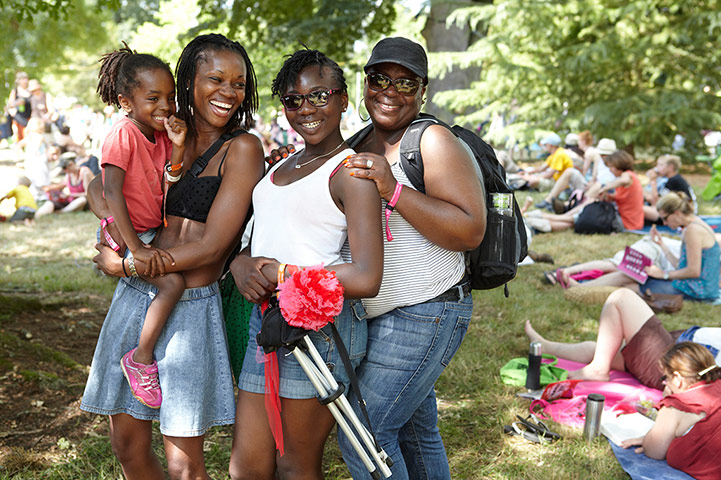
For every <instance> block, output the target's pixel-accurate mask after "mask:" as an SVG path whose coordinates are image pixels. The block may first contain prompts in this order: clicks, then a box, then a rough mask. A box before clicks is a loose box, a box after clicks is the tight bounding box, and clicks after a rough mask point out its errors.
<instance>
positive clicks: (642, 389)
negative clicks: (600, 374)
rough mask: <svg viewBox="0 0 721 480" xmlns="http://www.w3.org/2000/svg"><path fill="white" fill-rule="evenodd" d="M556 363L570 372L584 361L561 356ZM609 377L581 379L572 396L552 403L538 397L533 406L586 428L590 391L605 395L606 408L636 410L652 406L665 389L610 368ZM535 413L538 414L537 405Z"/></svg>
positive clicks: (556, 418) (558, 420)
mask: <svg viewBox="0 0 721 480" xmlns="http://www.w3.org/2000/svg"><path fill="white" fill-rule="evenodd" d="M556 366H558V367H561V368H565V369H566V370H568V371H571V370H578V369H579V368H581V367H583V366H584V364H582V363H576V362H571V361H570V360H563V359H560V358H559V359H558V363H557V364H556ZM610 377H611V378H610V381H608V382H593V381H583V382H579V383H577V384H576V385H575V387H574V388H573V397H572V398H561V399H557V400H553V401H552V402H551V403H550V404H548V403H547V402H544V401H543V400H537V401H535V402H534V403H533V404H532V406H531V408H534V407H535V406H537V405H538V403H539V402H540V404H541V406H543V413H545V414H546V415H547V416H550V417H551V418H552V419H553V421H555V422H558V423H562V424H564V425H571V426H576V427H583V422H584V417H585V410H586V397H587V396H588V394H589V393H600V394H602V395H603V396H604V397H606V402H605V404H604V410H625V411H635V408H636V406H637V405H639V404H641V403H642V402H643V404H644V405H646V406H650V405H651V404H654V403H656V402H658V401H659V400H661V397H662V392H661V391H660V390H656V389H654V388H649V387H647V386H645V385H641V383H640V382H639V381H638V380H636V378H635V377H634V376H633V375H631V374H630V373H627V372H619V371H617V370H611V375H610ZM536 413H538V409H537V408H536Z"/></svg>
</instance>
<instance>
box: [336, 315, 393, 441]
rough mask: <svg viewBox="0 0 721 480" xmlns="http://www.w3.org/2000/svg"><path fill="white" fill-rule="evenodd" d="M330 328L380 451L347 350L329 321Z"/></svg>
mask: <svg viewBox="0 0 721 480" xmlns="http://www.w3.org/2000/svg"><path fill="white" fill-rule="evenodd" d="M330 328H331V331H332V332H333V341H334V342H335V345H336V348H338V354H339V355H340V358H341V360H343V366H344V367H345V371H346V373H348V378H349V379H350V384H351V388H352V389H353V391H354V392H355V395H356V397H358V406H359V407H360V409H361V412H362V413H363V417H364V418H365V420H366V423H367V424H368V432H369V433H370V434H371V438H373V445H374V446H375V447H376V451H377V452H381V451H382V449H381V447H380V446H379V445H378V440H376V435H375V433H373V426H372V425H371V420H370V417H368V410H366V402H365V400H363V395H362V394H361V391H360V386H359V385H358V377H356V375H355V371H354V370H353V366H352V365H351V364H350V356H349V355H348V350H346V348H345V344H344V343H343V339H342V338H341V337H340V334H339V333H338V329H337V328H336V327H335V324H333V323H331V324H330Z"/></svg>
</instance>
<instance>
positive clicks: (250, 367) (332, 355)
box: [238, 300, 368, 399]
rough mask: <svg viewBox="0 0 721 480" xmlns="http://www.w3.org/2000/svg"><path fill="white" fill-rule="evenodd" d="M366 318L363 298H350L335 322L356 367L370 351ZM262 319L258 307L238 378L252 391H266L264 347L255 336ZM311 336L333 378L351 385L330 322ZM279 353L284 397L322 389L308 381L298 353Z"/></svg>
mask: <svg viewBox="0 0 721 480" xmlns="http://www.w3.org/2000/svg"><path fill="white" fill-rule="evenodd" d="M363 317H365V310H364V309H363V305H362V303H361V302H360V301H359V300H346V301H345V303H344V304H343V311H342V312H341V313H340V315H338V317H337V318H336V320H335V322H334V323H335V326H336V328H337V329H338V333H340V336H341V338H342V339H343V343H344V345H345V347H346V350H348V356H349V357H350V361H351V365H352V366H353V368H354V369H355V368H356V367H357V366H358V365H359V364H360V362H361V360H362V359H363V357H364V356H365V353H366V341H367V338H368V330H367V324H366V322H365V320H361V318H363ZM260 322H261V315H260V308H259V307H257V306H256V307H255V308H253V313H252V314H251V316H250V331H249V335H250V339H249V340H248V349H247V350H246V351H245V359H244V360H243V370H242V371H241V373H240V379H239V380H238V388H240V389H241V390H245V391H246V392H251V393H265V364H264V362H263V358H264V356H263V355H262V353H263V350H262V349H261V348H260V347H258V344H257V343H256V340H255V336H256V335H257V334H258V332H259V331H260ZM308 335H309V336H310V339H311V341H312V342H313V345H315V348H316V349H317V350H318V353H320V356H321V357H322V358H323V359H324V360H325V362H326V365H327V366H328V368H329V369H330V370H331V372H333V377H334V378H335V379H336V381H337V382H338V383H339V384H340V383H343V384H344V385H346V387H347V386H348V385H349V382H350V379H349V377H348V374H347V372H346V370H345V368H344V366H343V361H342V360H341V358H340V355H339V354H338V349H337V348H336V346H335V342H334V341H333V337H332V333H331V327H330V325H328V326H326V327H323V328H321V329H320V330H319V331H317V332H312V331H311V332H309V333H308ZM276 353H277V355H278V370H279V373H280V389H279V394H280V396H281V397H283V398H292V399H305V398H315V397H316V396H317V395H318V392H317V391H316V390H315V388H314V387H313V385H312V384H311V383H310V380H308V377H307V376H306V374H305V372H304V371H303V369H302V368H301V366H300V364H299V363H298V361H297V360H296V358H295V356H294V354H293V353H291V352H289V351H288V350H286V349H284V348H281V349H280V350H278V351H277V352H276ZM347 390H348V389H347V388H346V391H347Z"/></svg>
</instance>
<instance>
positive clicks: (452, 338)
mask: <svg viewBox="0 0 721 480" xmlns="http://www.w3.org/2000/svg"><path fill="white" fill-rule="evenodd" d="M472 310H473V300H472V298H471V296H470V295H469V296H466V297H465V298H463V299H462V300H460V301H458V302H432V303H431V302H427V303H421V304H418V305H413V306H410V307H400V308H396V309H395V310H392V311H390V312H388V313H386V314H383V315H380V316H378V317H376V318H373V319H371V320H368V343H367V347H366V348H367V353H366V358H365V359H363V362H362V363H361V365H360V366H359V367H358V369H357V370H356V375H357V376H358V381H359V383H360V390H361V394H362V395H363V396H364V397H365V401H366V403H367V409H368V415H369V417H370V421H371V424H372V427H373V430H374V432H375V434H376V438H377V440H378V442H379V443H380V445H381V446H382V447H383V449H384V450H385V452H386V453H387V454H388V455H389V456H390V457H391V458H392V459H393V462H394V465H393V467H392V468H391V471H392V472H393V477H392V478H393V479H394V480H404V479H409V478H412V479H413V480H422V479H431V480H441V479H450V478H451V476H450V470H449V467H448V458H447V457H446V451H445V448H444V446H443V440H442V439H441V435H440V432H439V430H438V425H437V424H438V412H437V410H436V393H435V390H434V388H433V385H434V384H435V382H436V380H437V379H438V377H439V376H440V375H441V373H443V370H444V369H445V368H446V366H448V363H449V362H450V361H451V358H453V355H454V354H455V353H456V351H457V350H458V348H459V347H460V345H461V342H462V341H463V338H464V337H465V335H466V331H467V330H468V324H469V322H470V320H471V313H472ZM348 398H349V400H350V403H351V405H353V408H354V409H355V410H356V413H357V414H358V417H359V418H361V419H362V418H363V417H362V415H361V412H360V409H359V408H358V401H357V398H356V397H355V395H354V394H353V393H352V392H351V393H349V395H348ZM338 442H339V444H340V448H341V452H342V453H343V459H344V460H345V462H346V464H347V465H348V469H349V470H350V472H351V475H353V478H354V479H355V480H358V479H365V478H368V479H370V478H371V476H370V474H369V473H368V471H367V470H366V468H365V467H364V466H363V463H362V462H361V461H360V459H359V458H358V455H357V454H356V452H355V450H353V447H352V446H351V444H350V442H349V441H348V439H347V438H346V436H345V435H344V434H343V432H342V431H341V430H340V429H339V430H338Z"/></svg>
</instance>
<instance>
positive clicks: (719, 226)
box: [626, 215, 721, 235]
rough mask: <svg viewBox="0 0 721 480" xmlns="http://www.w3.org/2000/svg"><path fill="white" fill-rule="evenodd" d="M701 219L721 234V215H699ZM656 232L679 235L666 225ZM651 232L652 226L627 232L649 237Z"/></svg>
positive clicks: (657, 226)
mask: <svg viewBox="0 0 721 480" xmlns="http://www.w3.org/2000/svg"><path fill="white" fill-rule="evenodd" d="M699 217H701V219H702V220H703V221H704V222H706V223H708V225H709V226H710V227H711V229H712V230H713V231H714V232H715V233H721V215H699ZM656 230H658V232H659V233H666V234H669V235H678V234H679V232H678V231H677V230H671V229H670V228H668V227H667V226H666V225H656ZM650 231H651V226H650V225H645V226H644V227H643V228H641V229H639V230H626V232H627V233H638V234H641V235H647V234H648V233H649V232H650Z"/></svg>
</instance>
